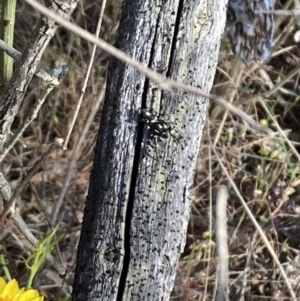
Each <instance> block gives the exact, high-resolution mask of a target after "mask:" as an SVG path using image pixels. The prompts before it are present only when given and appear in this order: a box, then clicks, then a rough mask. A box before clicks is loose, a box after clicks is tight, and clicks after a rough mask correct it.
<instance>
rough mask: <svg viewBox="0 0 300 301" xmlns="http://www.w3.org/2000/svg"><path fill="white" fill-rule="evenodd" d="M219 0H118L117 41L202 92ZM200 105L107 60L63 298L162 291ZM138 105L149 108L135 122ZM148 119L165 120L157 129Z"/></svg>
mask: <svg viewBox="0 0 300 301" xmlns="http://www.w3.org/2000/svg"><path fill="white" fill-rule="evenodd" d="M226 2H227V1H225V0H220V1H214V0H189V1H184V0H157V1H153V0H125V3H124V7H123V14H122V19H121V22H120V26H119V31H118V35H117V38H116V41H117V43H116V44H117V47H118V48H120V49H121V50H123V51H125V52H126V53H127V54H129V55H130V56H132V57H133V58H135V59H137V60H138V61H140V62H142V63H143V64H146V65H148V66H149V67H151V68H153V69H154V70H156V71H158V72H159V73H161V74H164V75H166V76H168V77H171V78H173V79H175V80H178V81H181V82H184V83H186V84H190V85H193V86H196V87H200V88H201V89H203V90H204V91H205V92H209V91H210V89H211V87H212V84H213V79H214V75H215V70H216V65H217V58H218V51H219V44H220V39H221V36H222V34H223V30H224V25H225V19H226ZM207 105H208V100H207V99H204V98H201V97H197V96H194V95H191V94H188V93H185V92H183V91H178V90H172V91H162V90H160V89H158V88H157V87H156V86H155V85H154V84H153V83H152V82H150V81H149V80H148V79H146V78H145V77H144V76H142V75H141V74H139V73H138V72H137V71H136V70H135V69H134V68H132V67H130V66H128V65H125V64H124V63H121V62H119V61H117V60H115V59H112V60H111V63H110V68H109V76H108V83H107V92H106V99H105V105H104V111H103V117H102V121H101V125H100V131H99V135H98V141H97V144H96V153H95V159H94V166H93V170H92V174H91V181H90V188H89V193H88V198H87V203H86V208H85V212H84V220H83V225H82V233H81V238H80V243H79V250H78V258H77V266H76V273H75V282H74V290H73V301H79V300H85V301H88V300H101V301H105V300H109V301H113V300H139V301H140V300H143V301H144V300H147V301H148V300H149V301H150V300H153V301H157V300H169V297H170V293H171V290H172V288H173V283H174V279H175V272H176V266H177V262H178V259H179V256H180V253H181V252H182V250H183V247H184V245H185V238H186V228H187V222H188V217H189V206H190V197H189V190H190V188H191V185H192V180H193V175H194V168H195V162H196V157H197V153H198V148H199V144H200V140H201V134H202V130H203V126H204V122H205V117H206V111H207ZM142 112H148V113H149V115H147V116H150V115H151V116H152V117H151V116H150V117H149V120H147V122H143V119H145V116H144V118H143V117H142V115H143V114H142ZM147 118H148V117H147ZM151 118H153V122H151ZM158 125H161V126H163V127H164V129H162V130H165V129H166V125H168V126H169V128H168V130H167V134H165V133H166V132H164V134H163V135H161V136H163V139H162V137H159V136H160V135H159V126H158ZM154 126H155V128H154V129H153V127H154ZM151 127H152V129H151Z"/></svg>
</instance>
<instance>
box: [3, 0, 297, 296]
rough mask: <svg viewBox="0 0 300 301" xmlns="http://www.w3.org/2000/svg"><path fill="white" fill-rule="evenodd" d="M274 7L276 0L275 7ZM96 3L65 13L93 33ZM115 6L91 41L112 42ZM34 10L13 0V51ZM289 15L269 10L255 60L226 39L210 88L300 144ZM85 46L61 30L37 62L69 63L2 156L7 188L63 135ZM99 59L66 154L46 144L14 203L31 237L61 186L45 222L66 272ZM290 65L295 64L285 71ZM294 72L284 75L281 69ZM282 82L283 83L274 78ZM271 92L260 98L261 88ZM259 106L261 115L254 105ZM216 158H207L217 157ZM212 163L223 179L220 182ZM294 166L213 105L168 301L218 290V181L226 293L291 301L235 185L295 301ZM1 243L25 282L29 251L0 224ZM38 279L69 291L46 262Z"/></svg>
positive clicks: (283, 144)
mask: <svg viewBox="0 0 300 301" xmlns="http://www.w3.org/2000/svg"><path fill="white" fill-rule="evenodd" d="M281 2H282V3H281ZM283 2H284V1H279V0H278V1H277V2H276V7H277V8H278V9H291V8H292V3H291V2H292V1H289V2H287V3H285V6H283V5H282V4H283ZM99 10H100V5H99V4H97V1H91V0H81V1H80V4H79V6H78V8H77V10H76V12H75V14H74V15H73V18H74V21H75V22H76V23H77V24H78V25H80V26H82V27H84V28H86V29H88V30H89V31H91V32H94V31H95V29H96V25H97V21H96V20H97V18H98V17H97V16H98V14H99ZM119 12H120V3H119V1H113V0H111V1H109V2H108V4H107V7H106V10H105V17H104V23H103V27H102V29H101V37H102V38H104V39H105V40H106V41H109V42H113V38H114V32H115V28H116V26H117V22H118V16H119ZM37 18H38V15H37V14H36V13H34V12H32V10H31V9H29V8H28V7H26V5H24V4H22V3H21V4H20V3H19V8H18V18H17V20H18V23H17V25H16V35H15V36H16V38H15V48H17V49H19V50H20V51H21V50H22V47H23V45H24V44H25V41H26V38H27V37H28V35H29V33H30V31H31V30H32V28H33V26H34V24H35V22H36V20H37ZM295 23H296V20H295V18H294V17H290V16H277V17H276V32H275V50H276V51H275V53H274V54H273V56H272V59H271V60H270V61H269V62H267V63H266V64H263V65H258V64H253V65H252V66H250V67H245V66H244V65H243V64H242V63H241V62H240V61H239V59H237V58H236V57H234V56H233V55H232V53H231V51H230V47H229V44H228V41H226V39H224V41H223V42H222V47H221V52H220V62H219V66H218V71H217V74H216V77H215V85H214V88H213V92H214V93H215V94H219V95H222V96H224V97H226V99H227V100H228V101H231V102H232V103H233V104H235V105H236V106H239V107H240V108H242V109H243V111H245V112H247V113H248V114H249V115H251V116H252V117H253V118H254V119H256V120H257V121H259V122H262V123H266V124H267V125H268V126H269V127H270V128H272V129H273V130H274V131H276V132H278V130H277V129H276V127H275V125H274V120H273V121H272V119H273V118H275V119H276V121H277V122H278V124H279V126H280V127H281V128H282V130H290V132H289V133H288V139H290V142H292V143H293V145H294V146H295V147H296V150H299V145H300V121H299V120H300V118H299V117H300V113H299V112H300V111H299V104H298V99H299V97H298V94H299V83H298V78H299V76H298V66H299V57H300V51H299V49H298V45H297V44H296V43H295V42H294V40H293V37H294V34H295V32H296V30H295V29H294V27H295ZM90 53H91V46H90V45H89V44H88V43H86V42H85V41H83V40H82V39H80V38H77V37H75V36H74V35H72V34H69V33H68V32H66V31H64V30H63V29H61V30H59V32H58V34H57V35H56V37H55V38H54V39H53V40H52V42H51V45H50V47H49V48H48V49H47V51H46V53H45V55H44V57H43V61H42V66H43V67H44V68H49V69H50V68H52V67H54V66H55V65H57V64H59V63H61V62H62V61H63V62H67V63H68V64H69V66H70V71H69V73H68V75H67V76H66V77H65V78H64V79H63V81H62V83H61V86H60V88H57V89H56V90H54V91H53V92H52V94H51V95H50V96H49V98H48V100H47V103H46V104H45V106H44V107H43V108H42V110H41V111H40V113H39V115H38V118H37V119H36V120H35V121H34V122H33V123H32V124H31V126H30V127H29V128H28V129H27V130H26V132H25V133H24V135H23V137H22V143H23V144H24V145H26V146H27V147H26V148H24V147H23V146H22V145H21V143H18V144H17V145H16V147H15V148H14V149H13V150H12V151H11V152H10V153H9V155H8V156H7V158H6V161H5V164H4V166H3V168H4V171H5V172H6V173H7V177H8V180H9V181H10V183H11V185H12V188H13V189H14V188H15V187H17V186H18V185H20V183H21V181H22V179H23V178H24V177H26V175H27V174H28V172H29V170H30V169H31V168H32V167H33V166H34V165H35V163H36V162H37V160H38V159H39V158H40V157H41V156H42V154H43V153H45V152H46V151H47V149H48V148H49V147H50V145H51V144H52V143H53V141H54V139H55V138H57V137H62V138H64V137H65V136H66V135H67V131H68V128H69V125H70V123H71V119H72V115H73V113H72V112H74V109H75V107H76V103H77V101H78V99H79V95H80V89H81V87H82V84H83V81H84V76H85V72H86V67H87V64H88V61H89V57H90ZM107 61H108V57H107V55H106V54H104V53H101V52H99V51H98V52H97V57H96V62H97V64H95V68H94V70H93V73H92V76H91V78H90V80H89V84H88V87H87V91H86V94H85V98H84V106H83V108H82V109H81V111H80V114H79V117H78V119H77V122H76V126H75V129H74V132H73V134H72V136H71V141H70V143H69V147H68V150H67V151H65V152H63V151H62V150H61V149H55V150H54V151H53V152H52V153H51V154H50V156H49V157H48V159H47V160H45V161H44V162H43V164H42V165H41V166H40V168H39V170H38V172H37V173H36V174H35V175H34V176H33V177H32V178H31V179H30V184H29V185H27V186H26V187H25V188H24V189H23V191H22V193H21V197H20V198H19V200H18V201H19V206H20V208H21V210H22V216H23V217H24V219H25V221H26V222H27V224H28V226H29V227H30V229H31V230H32V231H33V232H34V234H35V235H36V236H37V237H38V238H41V237H43V235H44V234H45V233H47V232H48V231H49V229H50V228H51V226H50V225H51V221H52V220H53V204H54V203H55V202H56V200H57V199H58V197H59V196H60V194H61V191H62V189H63V188H66V193H65V195H64V198H63V206H62V208H61V209H60V210H59V214H58V215H57V216H56V217H55V218H56V219H58V220H60V232H61V233H67V234H66V235H65V237H64V239H63V240H62V241H61V242H60V244H59V246H58V248H57V250H56V253H57V258H60V260H61V262H62V263H64V264H65V265H67V266H68V267H69V268H70V269H71V270H73V268H74V261H75V250H76V245H77V242H78V238H79V233H80V223H81V219H82V212H83V205H84V201H85V197H86V193H87V188H88V182H89V173H90V170H91V164H92V163H91V162H92V158H93V147H94V141H95V136H96V132H97V128H98V124H99V119H100V116H101V108H100V110H99V113H98V114H97V115H96V118H95V120H94V122H93V123H92V124H91V125H90V128H89V131H88V134H87V136H86V138H85V140H84V143H83V145H82V147H81V148H80V150H79V152H78V153H77V162H76V167H75V168H74V170H73V171H72V172H73V176H72V178H71V182H70V183H69V184H68V186H67V187H65V177H66V172H67V170H68V167H69V162H70V159H71V156H72V154H73V150H74V148H75V145H76V143H77V142H78V140H79V138H80V136H81V133H82V129H83V128H84V126H85V122H86V120H87V118H88V115H89V112H90V111H91V110H92V108H93V106H94V101H95V99H96V97H97V94H98V93H99V87H100V86H101V85H99V83H101V82H103V78H104V76H105V69H106V65H107ZM295 70H296V71H295ZM293 71H295V72H294V73H295V74H294V76H293V77H290V78H288V76H289V74H290V73H291V72H293ZM281 83H282V84H281ZM276 85H278V86H276ZM274 86H275V88H274V91H273V94H272V95H267V94H266V93H268V91H269V90H270V88H273V87H274ZM42 90H43V84H42V83H41V82H39V81H38V80H37V79H35V80H34V81H33V83H32V85H31V87H30V89H29V91H28V94H27V96H26V99H25V101H24V103H23V106H22V108H21V110H20V112H19V115H18V117H17V119H16V121H15V127H17V126H18V124H20V123H21V122H22V120H23V119H24V118H25V116H26V115H27V111H28V108H29V107H30V104H31V103H32V102H34V101H36V98H37V97H38V96H39V95H40V94H41V92H42ZM261 100H263V102H264V103H265V104H266V106H267V108H268V111H266V109H265V108H264V106H263V105H262V104H261V102H260V101H261ZM214 151H215V152H216V153H217V154H218V157H217V156H216V155H215V152H214ZM220 160H221V162H222V163H223V165H224V166H225V167H226V170H227V171H228V173H229V175H230V179H228V177H227V175H225V173H224V171H223V170H222V168H221V164H220ZM299 180H300V170H299V163H298V159H297V156H296V155H295V153H293V152H292V151H291V149H290V147H289V146H288V143H287V141H286V140H285V139H284V137H282V136H281V135H280V134H278V136H277V137H276V138H272V139H269V138H268V137H266V136H262V135H261V134H259V133H257V132H255V131H253V130H250V129H249V128H248V126H247V124H245V123H243V120H240V119H239V118H236V117H233V116H231V115H230V114H227V113H226V112H225V111H224V110H223V109H221V108H220V107H217V106H213V105H212V106H211V108H210V111H209V118H208V121H207V126H206V130H205V133H204V137H203V140H202V146H201V150H200V155H199V160H198V165H197V173H196V176H195V185H194V190H193V195H194V202H193V205H192V215H191V221H190V225H189V229H188V237H187V246H186V250H185V252H184V254H183V255H182V259H181V261H180V264H179V267H178V274H177V279H176V284H175V287H174V292H173V297H172V298H173V299H174V300H213V299H214V295H215V293H216V282H217V281H216V275H217V273H216V271H217V263H218V258H217V248H216V243H215V241H216V240H215V235H214V230H215V229H214V228H213V227H212V225H214V224H215V206H216V204H215V195H216V189H217V187H218V186H219V185H220V184H221V183H225V184H228V185H229V187H230V196H229V200H228V207H227V217H228V235H229V251H230V258H229V271H230V272H229V292H230V300H268V299H272V300H289V299H288V293H287V290H286V286H285V284H284V282H283V280H282V278H281V274H280V273H279V271H278V268H277V267H276V265H275V263H274V260H273V259H272V257H271V256H270V253H269V251H268V250H267V249H266V246H265V244H264V243H263V242H262V240H261V238H260V237H259V235H258V234H257V231H256V230H255V227H254V226H253V224H252V222H251V221H250V219H249V216H248V215H247V213H246V211H245V208H244V206H243V205H242V204H241V202H240V200H239V198H238V196H237V194H236V192H235V191H234V189H232V187H231V186H232V185H230V182H231V181H232V182H234V183H235V184H236V185H237V187H238V189H239V191H240V193H241V194H242V197H243V198H244V200H245V202H246V203H247V205H248V206H249V207H250V209H251V212H252V214H253V216H254V217H255V218H256V220H257V221H258V222H259V224H260V226H261V227H262V229H263V230H264V232H265V233H266V235H267V236H268V238H269V241H270V242H271V244H272V246H273V249H274V251H275V253H276V254H277V256H278V258H279V260H280V262H281V264H282V266H283V267H284V269H285V271H286V273H287V276H288V277H289V279H290V281H291V283H292V287H293V290H294V291H295V294H296V296H297V297H298V298H300V288H299V284H298V282H299V280H300V277H299V276H300V272H299V271H298V270H299V265H300V261H299V258H300V257H299V252H300V251H299V250H300V236H298V233H299V231H300V216H299V214H300V209H299V208H300V207H299V206H300V199H299V196H298V195H299V190H300V188H299V184H300V181H299ZM5 233H6V236H5V237H4V238H3V239H2V250H3V251H5V252H6V254H7V258H8V259H9V264H10V268H11V270H12V271H15V272H14V273H13V274H14V275H13V276H15V277H17V278H18V279H19V280H20V281H21V282H22V281H25V280H26V279H25V278H24V277H25V267H24V264H23V262H22V260H20V256H24V257H26V256H27V255H28V254H29V251H30V246H29V244H28V242H27V241H26V240H25V239H24V238H23V237H22V236H21V235H20V233H19V231H18V230H17V229H16V227H15V226H14V225H13V224H12V223H10V222H7V224H6V228H5ZM36 281H37V282H38V283H37V285H38V286H40V287H41V289H43V290H44V291H46V292H47V293H48V295H49V296H50V297H51V295H53V296H55V298H56V299H57V297H58V296H59V295H63V294H64V291H66V290H67V286H66V284H63V283H62V281H61V280H60V279H59V277H58V276H57V275H55V274H54V273H53V272H51V270H50V269H48V268H45V269H43V272H41V275H40V277H37V280H36Z"/></svg>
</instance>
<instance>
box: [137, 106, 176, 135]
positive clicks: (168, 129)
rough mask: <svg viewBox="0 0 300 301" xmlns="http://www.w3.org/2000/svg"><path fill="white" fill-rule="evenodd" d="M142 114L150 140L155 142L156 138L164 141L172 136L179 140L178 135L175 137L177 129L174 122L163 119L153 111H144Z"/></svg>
mask: <svg viewBox="0 0 300 301" xmlns="http://www.w3.org/2000/svg"><path fill="white" fill-rule="evenodd" d="M141 113H142V122H144V123H145V126H146V129H147V132H148V137H149V140H151V141H153V140H154V139H155V138H158V139H160V140H163V139H167V138H168V137H170V136H171V137H173V138H175V139H177V140H178V139H179V137H177V135H174V131H176V128H175V126H174V125H173V124H172V122H170V121H165V120H164V119H162V118H161V115H159V114H157V113H156V112H155V111H154V110H153V109H142V111H141ZM177 132H178V130H177Z"/></svg>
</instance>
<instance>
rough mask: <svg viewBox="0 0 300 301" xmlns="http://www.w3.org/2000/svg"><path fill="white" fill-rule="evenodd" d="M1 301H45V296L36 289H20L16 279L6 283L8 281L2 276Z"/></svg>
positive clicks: (0, 283) (0, 286)
mask: <svg viewBox="0 0 300 301" xmlns="http://www.w3.org/2000/svg"><path fill="white" fill-rule="evenodd" d="M0 301H44V296H43V295H41V296H40V294H39V292H38V291H36V290H32V289H30V290H25V289H24V288H22V289H20V288H19V284H18V282H17V281H16V280H15V279H13V280H10V281H9V282H8V283H6V281H5V280H4V279H3V278H2V277H0Z"/></svg>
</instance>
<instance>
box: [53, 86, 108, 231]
mask: <svg viewBox="0 0 300 301" xmlns="http://www.w3.org/2000/svg"><path fill="white" fill-rule="evenodd" d="M105 89H106V84H104V85H103V87H102V89H101V91H100V93H99V96H98V99H97V101H96V103H95V105H94V106H93V110H91V111H90V114H89V117H88V119H87V121H86V123H85V126H84V128H83V131H82V133H81V135H80V138H79V140H78V142H77V144H76V146H75V148H74V150H73V153H72V158H71V160H70V163H69V166H68V170H67V174H66V177H65V181H64V184H63V187H62V189H61V191H60V194H59V197H58V200H57V202H56V204H55V206H54V207H53V209H52V214H51V215H52V220H51V225H52V226H53V225H55V224H56V222H57V220H58V219H59V216H58V215H59V212H60V211H61V207H62V203H63V199H64V196H65V194H66V192H67V190H68V188H69V184H70V181H71V179H72V176H73V173H74V169H75V163H76V160H77V157H78V152H79V150H80V148H81V145H82V143H83V141H84V139H85V137H86V135H87V132H88V130H89V128H90V126H91V123H92V122H93V120H94V117H95V115H96V113H97V111H98V108H99V106H100V104H101V102H102V101H103V99H104V95H105Z"/></svg>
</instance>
